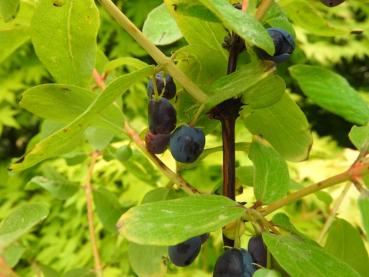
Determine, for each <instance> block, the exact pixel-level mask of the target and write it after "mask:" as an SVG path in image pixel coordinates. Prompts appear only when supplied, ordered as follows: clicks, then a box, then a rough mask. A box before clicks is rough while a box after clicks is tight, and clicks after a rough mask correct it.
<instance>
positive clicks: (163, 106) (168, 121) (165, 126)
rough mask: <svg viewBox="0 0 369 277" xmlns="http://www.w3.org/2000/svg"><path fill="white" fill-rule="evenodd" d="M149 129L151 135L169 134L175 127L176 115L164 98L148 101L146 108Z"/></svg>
mask: <svg viewBox="0 0 369 277" xmlns="http://www.w3.org/2000/svg"><path fill="white" fill-rule="evenodd" d="M148 117H149V129H150V131H151V132H152V133H153V134H169V133H170V132H172V131H173V130H174V128H175V127H176V122H177V113H176V110H175V109H174V107H173V105H172V104H171V103H170V102H169V101H168V100H167V99H165V98H161V99H159V100H158V101H156V100H154V99H150V101H149V107H148Z"/></svg>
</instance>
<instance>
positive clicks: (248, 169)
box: [236, 166, 254, 187]
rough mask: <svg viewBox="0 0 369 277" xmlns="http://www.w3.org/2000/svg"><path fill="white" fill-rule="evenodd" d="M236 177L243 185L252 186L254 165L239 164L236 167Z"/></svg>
mask: <svg viewBox="0 0 369 277" xmlns="http://www.w3.org/2000/svg"><path fill="white" fill-rule="evenodd" d="M236 178H237V180H238V181H239V182H241V184H242V185H243V186H249V187H252V186H253V185H254V167H253V166H240V167H237V168H236Z"/></svg>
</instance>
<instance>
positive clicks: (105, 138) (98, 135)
mask: <svg viewBox="0 0 369 277" xmlns="http://www.w3.org/2000/svg"><path fill="white" fill-rule="evenodd" d="M85 136H86V138H87V140H88V142H89V143H90V144H91V145H92V147H93V148H94V149H97V150H103V149H104V148H105V147H107V146H108V145H109V143H110V142H111V140H112V139H113V137H114V133H113V132H112V131H110V130H106V129H105V128H99V127H89V128H87V130H86V131H85Z"/></svg>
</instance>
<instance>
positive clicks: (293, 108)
mask: <svg viewBox="0 0 369 277" xmlns="http://www.w3.org/2000/svg"><path fill="white" fill-rule="evenodd" d="M245 112H246V110H245ZM271 119H273V120H271ZM244 122H245V124H246V127H247V128H248V129H249V130H250V132H251V133H253V134H255V135H259V136H261V137H263V138H264V139H266V140H267V141H268V142H269V143H270V144H271V145H272V146H273V148H274V149H275V150H277V151H278V152H279V153H280V154H281V155H282V156H283V158H285V159H287V160H291V161H301V160H304V159H306V158H307V156H308V154H309V150H310V146H311V144H312V137H311V134H310V131H309V124H308V122H307V120H306V117H305V115H304V114H303V112H302V111H301V110H300V108H299V107H298V106H297V105H296V103H295V102H294V101H293V100H292V99H291V98H290V97H289V95H288V94H286V93H285V94H284V95H283V96H282V98H281V99H280V100H279V101H278V102H277V103H275V104H274V105H273V106H270V107H267V108H263V109H257V110H251V112H250V113H249V114H247V115H244Z"/></svg>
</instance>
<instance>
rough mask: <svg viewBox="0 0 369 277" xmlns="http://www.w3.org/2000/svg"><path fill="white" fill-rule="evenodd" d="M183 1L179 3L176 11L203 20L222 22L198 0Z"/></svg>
mask: <svg viewBox="0 0 369 277" xmlns="http://www.w3.org/2000/svg"><path fill="white" fill-rule="evenodd" d="M182 2H185V1H182ZM182 2H181V3H178V4H177V6H176V12H178V13H180V14H182V15H185V16H192V17H196V18H199V19H201V20H203V21H212V22H220V20H219V19H218V18H217V17H216V16H215V15H214V14H213V13H212V12H211V11H209V10H208V9H207V8H206V7H204V5H201V4H199V3H197V2H196V1H186V3H182Z"/></svg>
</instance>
